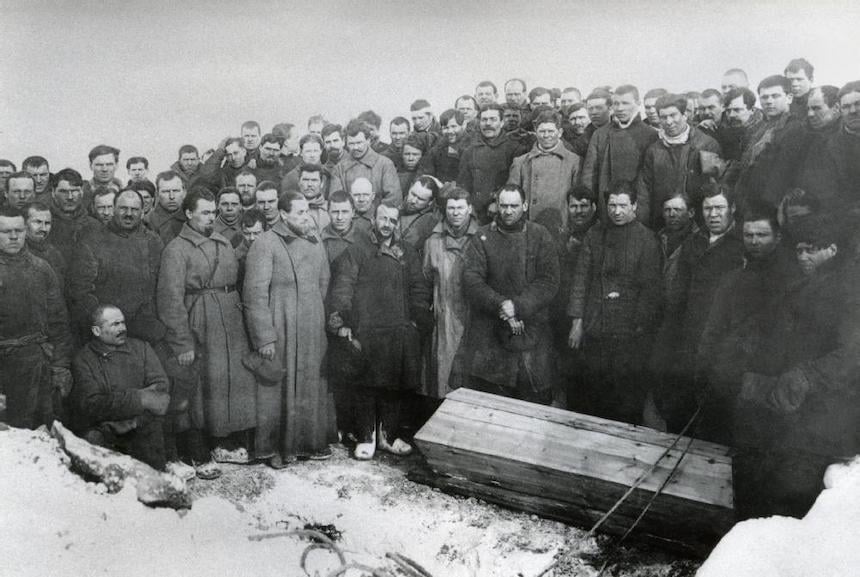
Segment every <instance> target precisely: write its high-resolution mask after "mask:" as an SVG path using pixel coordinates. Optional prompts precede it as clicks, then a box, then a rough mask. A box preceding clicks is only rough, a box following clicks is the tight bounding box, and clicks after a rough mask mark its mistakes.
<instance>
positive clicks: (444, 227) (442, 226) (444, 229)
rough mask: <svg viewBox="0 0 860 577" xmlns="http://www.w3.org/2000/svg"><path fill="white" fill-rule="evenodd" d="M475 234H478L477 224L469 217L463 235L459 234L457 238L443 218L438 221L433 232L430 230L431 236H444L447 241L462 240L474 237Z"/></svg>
mask: <svg viewBox="0 0 860 577" xmlns="http://www.w3.org/2000/svg"><path fill="white" fill-rule="evenodd" d="M476 232H478V223H477V221H475V218H474V217H471V216H470V217H469V224H468V225H467V226H466V228H465V230H464V231H463V233H462V234H460V235H459V236H456V235H454V234H453V231H452V230H451V227H450V225H449V224H448V222H447V221H446V220H445V219H444V218H443V219H442V220H440V221H439V222H437V223H436V226H434V227H433V230H432V234H441V235H445V238H446V239H448V238H453V239H459V238H463V237H469V236H474V235H475V233H476Z"/></svg>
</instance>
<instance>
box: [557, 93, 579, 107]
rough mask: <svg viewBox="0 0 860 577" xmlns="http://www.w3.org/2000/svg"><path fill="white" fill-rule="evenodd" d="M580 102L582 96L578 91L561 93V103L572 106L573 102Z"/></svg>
mask: <svg viewBox="0 0 860 577" xmlns="http://www.w3.org/2000/svg"><path fill="white" fill-rule="evenodd" d="M578 102H582V99H581V97H580V96H579V94H577V93H576V92H562V93H561V105H562V107H564V106H570V105H571V104H576V103H578Z"/></svg>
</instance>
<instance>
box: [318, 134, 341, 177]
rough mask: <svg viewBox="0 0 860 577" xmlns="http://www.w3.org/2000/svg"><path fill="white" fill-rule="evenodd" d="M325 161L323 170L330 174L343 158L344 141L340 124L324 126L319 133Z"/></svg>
mask: <svg viewBox="0 0 860 577" xmlns="http://www.w3.org/2000/svg"><path fill="white" fill-rule="evenodd" d="M321 136H322V139H323V149H324V150H325V155H326V160H325V165H324V168H325V169H326V170H327V171H328V172H329V174H331V171H332V170H333V169H334V167H335V165H336V164H337V163H338V162H340V160H341V158H343V150H344V147H345V146H346V145H345V140H344V137H343V127H342V126H341V125H340V124H326V126H325V128H323V129H322V133H321Z"/></svg>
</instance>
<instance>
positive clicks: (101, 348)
mask: <svg viewBox="0 0 860 577" xmlns="http://www.w3.org/2000/svg"><path fill="white" fill-rule="evenodd" d="M88 346H89V347H90V349H91V350H92V351H93V352H94V353H95V354H96V355H98V356H100V357H110V356H111V355H113V354H114V353H120V354H123V355H128V354H131V350H130V349H129V348H128V339H126V341H125V344H123V345H120V346H118V347H113V346H110V345H107V344H105V343H103V342H102V341H100V340H99V339H97V338H95V337H93V338H91V339H90V342H89V345H88Z"/></svg>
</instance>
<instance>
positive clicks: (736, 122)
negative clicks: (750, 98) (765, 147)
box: [726, 96, 753, 127]
mask: <svg viewBox="0 0 860 577" xmlns="http://www.w3.org/2000/svg"><path fill="white" fill-rule="evenodd" d="M726 115H727V117H728V119H729V124H731V125H732V126H735V127H740V126H746V124H747V122H749V120H750V118H751V117H752V115H753V111H752V109H750V108H747V105H746V104H745V103H744V98H743V96H738V97H737V98H735V99H734V100H732V101H731V102H729V106H728V107H727V108H726Z"/></svg>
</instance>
